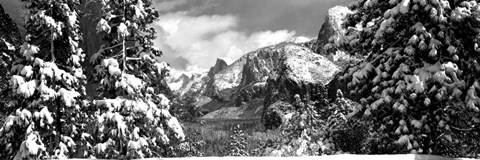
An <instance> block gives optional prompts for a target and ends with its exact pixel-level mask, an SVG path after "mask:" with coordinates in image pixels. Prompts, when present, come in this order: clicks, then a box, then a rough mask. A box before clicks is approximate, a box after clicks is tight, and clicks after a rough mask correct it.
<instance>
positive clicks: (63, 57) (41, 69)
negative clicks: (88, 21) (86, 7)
mask: <svg viewBox="0 0 480 160" xmlns="http://www.w3.org/2000/svg"><path fill="white" fill-rule="evenodd" d="M23 1H24V2H25V4H26V8H27V10H28V11H29V13H28V20H26V25H25V28H26V29H27V34H28V35H27V37H26V39H25V43H24V44H23V45H22V46H21V49H20V54H21V55H19V57H22V58H21V59H18V60H16V61H15V62H14V64H13V66H12V69H11V71H12V76H11V79H10V87H11V88H10V89H11V94H12V95H13V96H14V97H15V98H14V99H13V101H12V102H11V104H12V106H11V107H10V108H8V109H9V110H10V115H9V116H8V117H7V118H6V120H5V123H4V124H3V126H2V128H0V144H1V145H2V147H1V148H2V149H3V150H2V151H1V152H0V157H2V159H12V158H13V159H24V158H29V159H30V158H39V157H40V156H41V157H46V158H66V157H72V156H74V155H77V154H80V155H81V154H84V153H85V152H83V151H85V149H84V148H83V147H82V146H83V145H82V144H83V143H84V141H83V140H82V139H83V138H84V137H85V136H86V135H87V134H85V128H86V122H84V120H86V119H88V118H86V114H82V113H83V112H82V111H81V110H82V108H83V107H84V106H85V102H84V101H81V100H79V99H80V98H81V97H82V96H83V95H84V87H83V86H84V83H85V76H84V75H83V70H82V67H81V65H80V62H81V61H83V58H84V56H83V53H82V49H81V48H79V47H78V43H79V42H80V33H79V29H78V11H77V10H76V8H75V7H76V5H78V1H75V0H70V1H47V0H40V1H39V0H23Z"/></svg>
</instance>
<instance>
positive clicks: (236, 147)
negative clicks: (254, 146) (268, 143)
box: [228, 125, 249, 156]
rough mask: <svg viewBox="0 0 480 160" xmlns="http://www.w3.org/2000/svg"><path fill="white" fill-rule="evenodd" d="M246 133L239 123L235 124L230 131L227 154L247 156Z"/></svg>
mask: <svg viewBox="0 0 480 160" xmlns="http://www.w3.org/2000/svg"><path fill="white" fill-rule="evenodd" d="M246 145H248V144H247V142H246V135H245V133H243V130H242V129H241V128H240V125H236V126H235V127H233V128H232V130H231V131H230V144H229V147H230V152H229V154H228V155H229V156H249V153H247V152H246V151H245V150H246Z"/></svg>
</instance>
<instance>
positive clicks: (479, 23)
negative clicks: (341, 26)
mask: <svg viewBox="0 0 480 160" xmlns="http://www.w3.org/2000/svg"><path fill="white" fill-rule="evenodd" d="M350 8H351V9H352V10H354V11H355V13H353V14H351V15H350V16H349V17H348V20H347V22H346V23H345V26H346V27H348V28H349V29H348V30H349V31H351V32H350V34H348V36H346V38H345V40H346V41H344V43H342V45H341V46H337V47H346V48H347V50H349V51H350V52H351V53H354V54H361V55H367V56H368V57H367V58H366V59H365V60H364V61H363V62H361V63H360V64H358V65H357V66H354V67H351V68H349V69H348V70H346V71H345V73H344V75H342V76H340V77H339V80H340V81H343V82H345V83H347V82H348V84H347V85H346V86H347V87H346V88H347V91H346V93H347V94H346V96H347V97H350V98H353V99H355V100H358V101H360V102H361V103H362V104H363V105H365V107H364V108H363V109H362V110H360V112H359V113H361V114H363V115H364V116H366V117H369V118H367V119H366V120H367V121H371V122H373V124H375V125H374V126H372V127H373V129H372V131H374V132H373V133H375V134H376V137H378V138H376V140H374V143H375V144H373V145H371V146H374V147H372V148H371V150H370V152H373V153H408V152H412V153H424V154H425V153H426V154H440V155H447V156H460V157H475V156H477V158H478V154H476V153H478V149H479V147H478V146H480V141H479V139H478V136H479V135H480V129H479V127H478V126H479V125H480V119H479V116H480V109H479V105H480V99H479V97H478V93H477V92H478V91H480V82H479V81H478V79H479V78H480V64H479V62H478V61H479V60H480V56H479V53H480V49H479V43H480V18H479V16H480V5H479V3H478V1H466V0H388V1H386V0H385V1H382V0H359V1H357V2H354V3H352V4H351V5H350ZM357 24H360V25H361V26H362V27H358V26H356V25H357ZM372 142H373V141H372ZM465 146H468V147H465Z"/></svg>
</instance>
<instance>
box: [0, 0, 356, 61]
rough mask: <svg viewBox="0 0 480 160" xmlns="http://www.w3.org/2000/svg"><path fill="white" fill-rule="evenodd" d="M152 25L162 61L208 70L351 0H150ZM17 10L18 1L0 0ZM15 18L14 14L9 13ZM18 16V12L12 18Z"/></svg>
mask: <svg viewBox="0 0 480 160" xmlns="http://www.w3.org/2000/svg"><path fill="white" fill-rule="evenodd" d="M153 1H154V6H155V8H156V9H157V10H159V11H160V13H161V16H160V18H159V21H157V22H155V23H154V24H152V26H153V27H154V28H156V30H157V32H158V35H157V40H156V41H155V45H156V46H157V47H159V48H160V49H161V50H162V51H163V53H164V56H163V57H162V60H164V61H166V62H168V63H170V64H171V65H172V66H173V67H174V68H176V69H178V70H185V69H186V68H187V67H188V66H198V67H200V68H205V69H208V68H210V67H211V66H212V65H214V63H215V61H216V58H230V59H232V60H235V59H237V58H239V57H241V56H242V55H244V54H246V53H248V52H249V51H253V50H255V49H257V48H260V47H264V46H268V45H272V44H276V43H279V42H282V41H286V40H291V39H292V38H294V37H298V36H302V37H308V38H316V37H317V34H318V31H319V30H320V27H321V25H322V23H323V21H324V19H325V14H326V13H327V10H328V9H329V8H331V7H333V6H336V5H346V4H348V3H349V2H351V1H353V0H153ZM0 3H1V4H2V5H4V8H5V10H6V12H7V13H9V14H15V15H19V14H20V12H21V11H20V9H19V8H18V7H14V6H18V5H19V4H20V2H19V1H18V0H0ZM14 17H15V16H14ZM15 18H17V17H15Z"/></svg>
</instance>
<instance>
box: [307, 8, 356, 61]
mask: <svg viewBox="0 0 480 160" xmlns="http://www.w3.org/2000/svg"><path fill="white" fill-rule="evenodd" d="M350 13H353V12H352V11H351V10H349V9H348V8H347V7H344V6H336V7H333V8H331V9H329V10H328V13H327V16H326V17H325V23H323V25H322V28H321V29H320V32H319V33H318V38H317V43H316V44H315V46H314V50H315V52H316V53H318V54H322V55H326V54H327V53H325V51H324V49H323V46H324V45H325V44H327V43H328V42H329V41H332V42H333V43H338V42H339V41H340V38H342V37H343V36H344V35H345V32H346V30H345V29H343V28H342V24H343V22H344V21H345V18H346V16H347V15H348V14H350Z"/></svg>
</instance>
